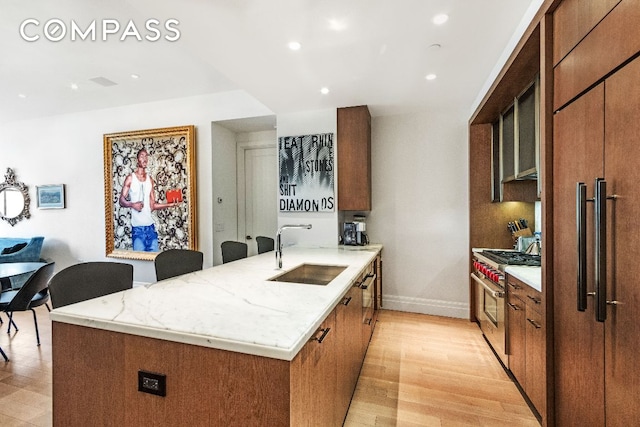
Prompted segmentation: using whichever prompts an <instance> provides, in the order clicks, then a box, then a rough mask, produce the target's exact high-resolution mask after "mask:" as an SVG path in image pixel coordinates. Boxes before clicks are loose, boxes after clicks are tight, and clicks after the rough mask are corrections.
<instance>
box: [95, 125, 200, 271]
mask: <svg viewBox="0 0 640 427" xmlns="http://www.w3.org/2000/svg"><path fill="white" fill-rule="evenodd" d="M195 177H196V173H195V127H194V126H193V125H188V126H180V127H171V128H161V129H148V130H138V131H131V132H120V133H112V134H106V135H104V202H105V237H106V254H107V256H109V257H115V258H128V259H141V260H153V259H155V256H156V255H157V254H158V253H159V252H161V251H164V250H167V249H197V247H196V236H197V231H196V226H197V222H196V179H195Z"/></svg>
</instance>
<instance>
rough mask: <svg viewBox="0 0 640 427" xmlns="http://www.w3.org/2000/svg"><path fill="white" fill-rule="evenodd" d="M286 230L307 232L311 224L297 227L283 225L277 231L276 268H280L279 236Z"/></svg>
mask: <svg viewBox="0 0 640 427" xmlns="http://www.w3.org/2000/svg"><path fill="white" fill-rule="evenodd" d="M287 228H300V229H304V230H309V229H310V228H311V224H298V225H291V224H289V225H283V226H282V227H280V228H279V229H278V234H276V265H277V266H278V268H282V238H281V237H280V235H281V234H282V230H285V229H287Z"/></svg>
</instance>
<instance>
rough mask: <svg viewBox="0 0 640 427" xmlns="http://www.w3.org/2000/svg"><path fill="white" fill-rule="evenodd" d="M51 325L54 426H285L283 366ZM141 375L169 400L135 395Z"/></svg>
mask: <svg viewBox="0 0 640 427" xmlns="http://www.w3.org/2000/svg"><path fill="white" fill-rule="evenodd" d="M53 323H54V332H53V342H54V356H53V372H54V425H82V422H83V421H86V420H88V419H96V420H100V423H101V425H118V426H121V425H225V426H262V425H265V422H268V424H269V425H273V426H288V425H289V410H290V407H289V401H290V395H289V386H290V383H289V363H290V362H288V361H283V360H277V359H270V358H266V357H260V356H252V355H247V354H242V353H234V352H229V351H224V350H217V349H212V348H207V347H199V346H193V345H189V344H182V343H176V342H171V341H164V340H158V339H153V338H146V337H140V336H135V335H127V334H120V333H115V332H110V331H105V330H100V329H92V328H86V327H82V326H75V325H69V324H64V323H59V322H53ZM58 349H60V350H58ZM70 355H73V357H69V356H70ZM139 370H144V371H149V372H154V373H159V374H164V375H166V396H165V397H160V396H156V395H152V394H148V393H142V392H139V391H138V371H139ZM95 384H100V395H99V396H97V395H96V394H93V393H89V392H87V390H90V389H91V388H92V387H95ZM69 420H74V421H78V422H77V424H76V423H74V422H69Z"/></svg>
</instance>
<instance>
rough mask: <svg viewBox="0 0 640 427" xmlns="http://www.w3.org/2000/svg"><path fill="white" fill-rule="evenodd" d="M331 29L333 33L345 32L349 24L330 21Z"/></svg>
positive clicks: (340, 21)
mask: <svg viewBox="0 0 640 427" xmlns="http://www.w3.org/2000/svg"><path fill="white" fill-rule="evenodd" d="M329 28H330V29H331V30H333V31H343V30H345V29H346V28H347V22H346V21H344V20H341V19H329Z"/></svg>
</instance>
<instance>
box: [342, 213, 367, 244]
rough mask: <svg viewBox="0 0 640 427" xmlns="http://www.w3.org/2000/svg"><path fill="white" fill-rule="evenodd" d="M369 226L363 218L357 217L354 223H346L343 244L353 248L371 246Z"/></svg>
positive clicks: (343, 230)
mask: <svg viewBox="0 0 640 427" xmlns="http://www.w3.org/2000/svg"><path fill="white" fill-rule="evenodd" d="M366 231H367V224H366V223H365V222H364V217H363V216H355V217H354V220H353V222H345V223H344V224H343V228H342V243H344V244H345V245H352V246H364V245H367V244H369V237H368V236H367V233H366Z"/></svg>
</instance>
